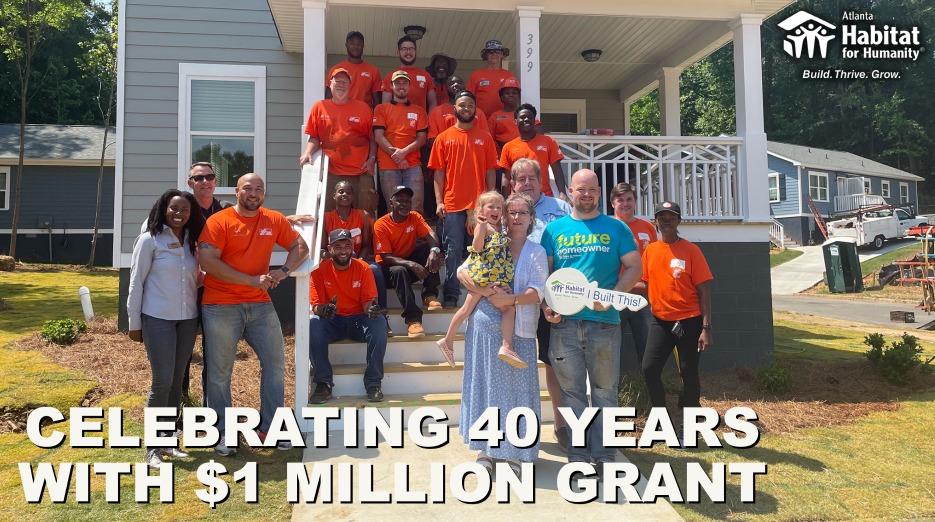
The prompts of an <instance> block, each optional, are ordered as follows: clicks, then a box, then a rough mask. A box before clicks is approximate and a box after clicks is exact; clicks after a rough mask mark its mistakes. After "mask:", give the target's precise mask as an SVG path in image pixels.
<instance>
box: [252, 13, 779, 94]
mask: <svg viewBox="0 0 935 522" xmlns="http://www.w3.org/2000/svg"><path fill="white" fill-rule="evenodd" d="M479 1H480V2H483V1H484V0H479ZM583 1H585V2H587V1H589V0H583ZM590 1H592V2H593V1H597V2H599V1H600V0H590ZM368 3H369V2H368ZM374 3H376V2H374ZM530 3H531V2H530ZM562 3H563V4H566V5H568V6H571V5H572V4H571V3H570V2H567V1H564V2H562ZM674 3H678V4H681V5H682V9H675V8H673V6H668V7H669V8H670V9H671V10H670V11H668V12H669V13H671V14H670V15H666V16H663V11H664V10H663V11H657V12H654V11H653V10H652V9H651V6H650V5H647V4H644V3H643V2H633V4H639V5H637V6H636V8H635V9H634V10H633V11H634V13H637V14H642V15H643V16H639V15H633V16H607V15H603V16H587V15H580V14H558V13H556V11H558V10H559V9H556V8H555V7H553V8H552V9H549V8H546V10H545V11H544V12H543V14H542V19H541V22H540V34H539V40H540V42H541V46H542V47H541V50H540V60H541V71H542V72H541V86H542V88H543V89H581V88H583V87H584V88H587V89H614V90H617V89H621V94H622V95H624V96H626V95H628V94H629V93H631V92H636V91H638V90H640V89H643V88H645V87H646V86H647V85H649V84H651V83H653V81H654V80H655V71H657V70H658V68H659V67H661V66H667V67H673V66H674V67H678V66H686V65H690V64H691V63H693V62H694V61H697V60H699V59H701V58H703V57H704V56H705V55H707V54H708V53H710V52H711V51H713V50H714V49H716V48H717V47H720V46H721V45H723V44H724V43H726V42H727V41H728V40H729V38H730V29H729V27H728V24H727V20H730V19H733V18H735V17H736V16H737V15H739V13H753V12H755V13H760V14H763V15H769V14H772V13H774V12H775V11H777V10H778V9H781V8H782V7H783V6H784V5H786V4H787V3H789V2H788V1H787V0H768V1H759V0H745V1H734V0H728V1H723V2H712V3H711V4H720V5H718V6H715V7H712V6H711V5H710V4H709V5H708V6H706V9H707V10H706V11H705V10H698V9H697V7H696V4H695V2H679V1H678V0H656V1H655V2H654V4H660V5H661V6H662V7H663V8H664V7H666V6H667V5H668V4H674ZM269 4H270V8H271V10H272V13H273V17H274V19H275V21H276V24H277V27H278V29H279V33H280V37H281V39H282V42H283V47H284V48H285V50H287V51H291V52H302V40H303V35H302V23H303V22H302V20H303V11H302V4H301V2H300V1H299V0H269ZM620 4H621V3H617V2H614V6H615V8H616V6H619V5H620ZM623 4H629V2H627V3H623ZM447 5H449V6H450V5H453V4H451V3H450V2H449V3H448V4H447ZM540 5H541V4H540ZM473 7H475V8H484V7H485V6H480V5H473ZM507 7H509V10H499V11H495V10H487V11H459V10H453V9H437V8H411V7H378V6H372V5H345V4H341V5H335V4H329V5H328V7H327V11H326V20H325V31H326V35H325V42H326V47H327V52H328V54H337V55H341V54H344V37H345V35H346V34H347V32H348V31H351V30H358V31H361V32H362V33H364V35H365V37H366V39H367V49H366V53H365V54H366V55H367V56H389V57H393V56H395V55H396V40H397V39H398V38H399V37H400V36H402V34H403V27H405V26H406V25H421V26H424V27H426V29H427V31H426V34H425V37H424V38H423V39H422V40H421V41H420V42H419V62H418V63H419V64H420V65H423V66H424V65H426V63H425V62H426V61H427V60H428V58H429V57H430V56H431V55H432V54H434V53H437V52H443V53H446V54H449V55H451V56H454V57H455V58H457V59H459V60H478V59H479V58H480V56H479V50H480V49H481V47H483V44H484V42H485V41H486V40H488V39H490V38H498V39H500V40H501V41H503V44H504V45H506V46H507V47H510V48H514V49H515V47H516V46H515V39H516V28H515V22H514V19H513V12H514V11H513V7H512V6H506V5H504V4H500V6H499V8H500V9H504V8H507ZM615 8H608V10H607V11H606V12H614V10H615ZM616 10H619V9H616ZM582 11H584V12H587V10H582ZM693 11H694V12H693ZM590 48H597V49H601V50H603V51H604V53H603V55H602V56H601V59H600V60H599V61H598V62H595V63H587V62H585V61H584V60H583V59H582V58H581V56H580V53H581V51H583V50H585V49H590ZM462 72H465V71H462Z"/></svg>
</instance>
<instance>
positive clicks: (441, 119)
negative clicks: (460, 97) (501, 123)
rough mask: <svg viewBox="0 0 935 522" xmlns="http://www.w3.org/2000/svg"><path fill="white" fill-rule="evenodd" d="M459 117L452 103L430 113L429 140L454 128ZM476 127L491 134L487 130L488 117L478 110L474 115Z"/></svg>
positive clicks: (439, 106) (436, 108) (438, 106)
mask: <svg viewBox="0 0 935 522" xmlns="http://www.w3.org/2000/svg"><path fill="white" fill-rule="evenodd" d="M457 121H458V117H457V116H455V106H454V105H452V104H451V103H450V102H446V103H443V104H440V105H436V106H435V108H434V109H432V112H430V113H429V135H428V137H429V138H434V137H436V136H438V135H439V134H441V133H442V131H443V130H445V129H447V128H448V127H453V126H454V124H455V122H457ZM474 125H477V126H478V127H480V128H482V129H484V130H485V131H487V132H490V129H488V128H487V115H486V114H485V113H484V111H482V110H480V109H477V112H476V113H475V114H474Z"/></svg>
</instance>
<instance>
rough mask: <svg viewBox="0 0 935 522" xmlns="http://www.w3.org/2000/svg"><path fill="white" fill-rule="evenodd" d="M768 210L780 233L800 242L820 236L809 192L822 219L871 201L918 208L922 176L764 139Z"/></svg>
mask: <svg viewBox="0 0 935 522" xmlns="http://www.w3.org/2000/svg"><path fill="white" fill-rule="evenodd" d="M767 148H768V155H769V158H768V159H769V173H768V174H767V179H768V188H767V190H768V194H769V202H770V203H769V206H770V214H771V215H772V217H773V219H775V220H776V221H778V222H779V223H781V224H782V226H783V229H784V232H785V236H786V237H788V238H789V239H792V240H793V241H795V242H796V243H798V244H800V245H807V244H811V243H816V242H818V243H820V242H821V241H823V240H824V238H823V237H822V236H821V232H820V231H819V230H818V225H817V224H816V223H815V217H814V215H813V214H812V212H811V210H810V209H809V206H808V198H809V197H811V200H812V202H813V203H814V204H815V208H816V209H817V210H818V212H819V213H820V214H821V216H822V217H823V218H825V219H829V218H831V217H832V216H834V215H835V214H841V213H844V212H848V211H851V210H854V209H857V208H860V207H865V206H869V205H877V204H889V205H900V206H902V205H907V206H911V207H912V208H913V212H915V211H916V210H917V209H918V206H919V205H918V203H919V182H920V181H925V178H923V177H921V176H916V175H915V174H910V173H908V172H906V171H904V170H899V169H897V168H894V167H890V166H889V165H884V164H882V163H878V162H876V161H873V160H870V159H867V158H863V157H861V156H858V155H856V154H851V153H850V152H841V151H837V150H827V149H819V148H815V147H806V146H803V145H790V144H788V143H779V142H776V141H770V142H768V144H767Z"/></svg>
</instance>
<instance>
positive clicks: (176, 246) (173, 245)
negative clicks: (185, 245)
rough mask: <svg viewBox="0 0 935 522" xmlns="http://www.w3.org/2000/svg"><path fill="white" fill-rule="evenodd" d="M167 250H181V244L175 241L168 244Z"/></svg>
mask: <svg viewBox="0 0 935 522" xmlns="http://www.w3.org/2000/svg"><path fill="white" fill-rule="evenodd" d="M169 248H182V243H179V242H178V241H176V242H175V243H169Z"/></svg>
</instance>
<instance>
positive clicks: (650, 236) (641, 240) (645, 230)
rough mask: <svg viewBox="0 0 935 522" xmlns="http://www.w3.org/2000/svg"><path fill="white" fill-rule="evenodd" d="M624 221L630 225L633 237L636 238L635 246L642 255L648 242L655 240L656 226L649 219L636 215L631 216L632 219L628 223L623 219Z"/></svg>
mask: <svg viewBox="0 0 935 522" xmlns="http://www.w3.org/2000/svg"><path fill="white" fill-rule="evenodd" d="M624 223H626V225H627V226H628V227H630V232H633V239H634V240H636V247H637V248H639V250H640V255H643V252H644V251H645V250H646V247H648V246H649V244H650V243H652V242H654V241H656V227H655V226H654V225H653V224H652V223H650V222H649V221H646V220H645V219H640V218H638V217H635V218H633V221H630V222H629V223H627V222H626V221H624Z"/></svg>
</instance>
